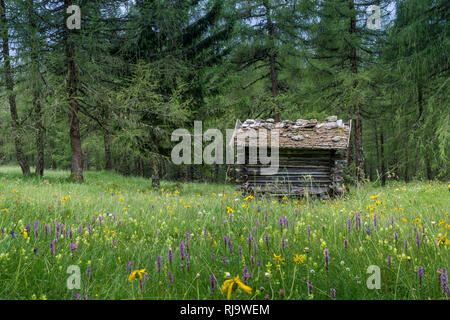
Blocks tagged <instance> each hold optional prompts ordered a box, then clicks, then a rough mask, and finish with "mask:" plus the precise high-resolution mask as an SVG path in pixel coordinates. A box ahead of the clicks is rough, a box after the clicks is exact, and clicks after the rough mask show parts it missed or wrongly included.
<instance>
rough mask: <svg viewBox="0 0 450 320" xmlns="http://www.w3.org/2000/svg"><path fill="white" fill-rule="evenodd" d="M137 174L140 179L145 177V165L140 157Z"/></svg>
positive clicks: (137, 161)
mask: <svg viewBox="0 0 450 320" xmlns="http://www.w3.org/2000/svg"><path fill="white" fill-rule="evenodd" d="M136 174H137V175H138V176H139V177H143V176H144V163H143V162H142V158H141V157H138V158H137V160H136Z"/></svg>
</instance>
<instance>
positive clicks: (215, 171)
mask: <svg viewBox="0 0 450 320" xmlns="http://www.w3.org/2000/svg"><path fill="white" fill-rule="evenodd" d="M219 169H220V165H218V164H214V182H215V183H219Z"/></svg>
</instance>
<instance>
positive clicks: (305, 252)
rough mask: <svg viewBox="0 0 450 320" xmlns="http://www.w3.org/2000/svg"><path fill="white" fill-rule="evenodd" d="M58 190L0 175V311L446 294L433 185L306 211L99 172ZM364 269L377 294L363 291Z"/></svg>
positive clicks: (305, 205)
mask: <svg viewBox="0 0 450 320" xmlns="http://www.w3.org/2000/svg"><path fill="white" fill-rule="evenodd" d="M66 177H67V173H66V172H63V171H48V172H47V173H46V175H45V178H36V177H29V178H23V177H21V175H20V171H19V169H16V168H11V167H2V168H0V299H197V300H205V299H250V300H264V299H266V300H278V299H293V300H299V299H300V300H304V299H336V300H341V299H436V300H440V299H448V297H449V295H450V291H449V289H448V270H449V262H450V256H449V252H448V248H449V239H448V238H447V237H448V236H447V234H448V231H449V228H450V224H449V211H448V210H449V208H450V201H449V200H450V197H449V195H450V193H449V186H448V185H447V184H444V183H440V182H431V183H426V182H414V183H409V184H404V183H400V182H390V183H389V184H388V186H386V187H385V188H381V187H378V186H376V185H375V184H366V185H364V186H361V187H358V188H356V187H354V188H352V189H351V190H350V192H349V193H348V194H346V195H345V196H344V197H342V198H336V199H330V200H317V199H311V198H308V197H306V198H276V197H261V196H260V197H254V196H251V195H247V196H246V195H242V194H241V193H238V192H235V191H234V189H233V186H231V185H213V184H206V183H177V184H175V183H170V182H166V181H162V183H161V187H160V188H159V189H154V188H151V184H150V183H149V181H148V180H146V179H143V178H133V177H128V178H124V177H122V176H119V175H115V174H112V173H106V172H85V182H84V183H83V184H77V183H73V182H70V181H69V180H68V179H67V178H66ZM370 266H375V267H372V268H375V269H377V268H379V280H380V281H379V284H380V287H379V289H377V288H370V285H368V282H370V279H369V278H370V277H371V275H372V272H368V268H369V267H370ZM69 267H70V268H71V269H69V270H68V268H69ZM72 269H73V270H78V271H79V272H78V276H79V279H77V281H78V283H77V281H74V282H73V283H70V282H71V281H70V280H71V277H73V276H74V275H77V273H76V272H75V273H72V272H71V270H72ZM369 271H370V270H369Z"/></svg>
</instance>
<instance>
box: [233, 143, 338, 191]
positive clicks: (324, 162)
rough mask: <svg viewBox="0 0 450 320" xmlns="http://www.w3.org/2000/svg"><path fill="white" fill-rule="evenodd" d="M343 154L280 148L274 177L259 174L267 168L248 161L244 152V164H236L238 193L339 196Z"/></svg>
mask: <svg viewBox="0 0 450 320" xmlns="http://www.w3.org/2000/svg"><path fill="white" fill-rule="evenodd" d="M345 158H346V157H345V151H343V150H314V149H309V150H308V149H286V148H284V149H280V150H279V169H278V172H277V173H276V174H274V175H262V174H261V168H263V167H267V165H262V164H260V163H259V161H257V164H249V163H250V161H249V160H251V159H249V157H248V150H246V161H245V163H246V164H245V165H237V167H236V171H237V173H238V175H239V176H238V179H237V181H236V182H237V183H238V185H237V190H242V191H244V192H246V193H269V194H271V195H277V196H283V195H304V194H305V192H307V193H308V194H329V195H335V194H338V193H342V192H343V191H344V188H343V180H344V179H343V173H344V166H345Z"/></svg>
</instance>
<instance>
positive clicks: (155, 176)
mask: <svg viewBox="0 0 450 320" xmlns="http://www.w3.org/2000/svg"><path fill="white" fill-rule="evenodd" d="M150 168H151V170H152V187H153V188H159V187H160V184H161V182H160V176H159V164H158V159H157V158H156V157H154V156H151V158H150Z"/></svg>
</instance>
